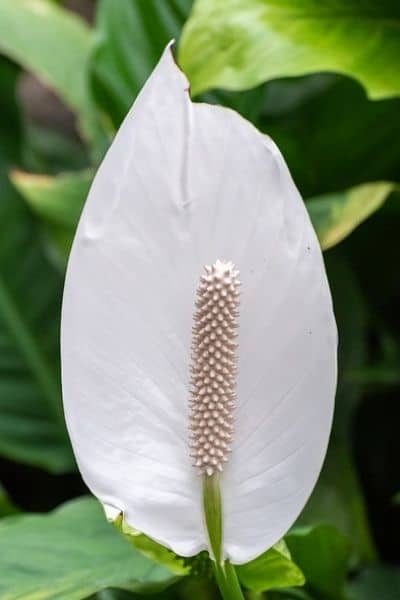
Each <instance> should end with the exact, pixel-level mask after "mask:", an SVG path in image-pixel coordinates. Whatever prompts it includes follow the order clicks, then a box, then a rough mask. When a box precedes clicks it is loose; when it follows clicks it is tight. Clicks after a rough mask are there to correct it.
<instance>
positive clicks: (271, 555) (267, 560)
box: [236, 541, 305, 592]
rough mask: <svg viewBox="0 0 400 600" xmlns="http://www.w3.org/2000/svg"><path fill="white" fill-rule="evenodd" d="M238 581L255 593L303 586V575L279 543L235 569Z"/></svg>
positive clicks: (284, 545) (282, 543)
mask: <svg viewBox="0 0 400 600" xmlns="http://www.w3.org/2000/svg"><path fill="white" fill-rule="evenodd" d="M236 570H237V574H238V576H239V579H240V581H241V582H242V583H243V585H244V586H245V587H247V588H248V589H250V590H253V591H255V592H265V591H267V590H271V589H274V588H284V587H294V586H301V585H304V582H305V579H304V575H303V573H302V572H301V570H300V569H299V567H298V566H297V565H296V564H295V563H294V562H293V561H292V560H291V557H290V553H289V551H288V549H287V546H286V544H285V543H284V542H283V541H281V542H279V543H278V544H276V545H275V546H274V547H273V548H270V550H267V552H264V554H261V556H258V557H257V558H256V559H254V560H252V561H250V562H249V563H247V564H245V565H239V566H238V567H236Z"/></svg>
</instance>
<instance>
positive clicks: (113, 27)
mask: <svg viewBox="0 0 400 600" xmlns="http://www.w3.org/2000/svg"><path fill="white" fill-rule="evenodd" d="M192 1H193V0H168V2H159V0H124V1H123V2H115V0H100V2H99V8H98V13H97V23H96V34H97V35H96V43H95V48H94V52H93V56H92V61H91V70H92V83H93V89H94V92H95V96H96V100H97V102H98V104H99V106H100V107H101V108H102V109H103V111H104V112H105V113H106V114H107V115H108V116H109V117H110V119H111V121H112V123H113V125H114V127H118V126H119V125H120V123H121V121H122V119H123V118H124V117H125V115H126V114H127V112H128V110H129V108H130V107H131V105H132V102H133V100H134V99H135V97H136V95H137V93H138V92H139V90H140V88H141V87H142V85H143V83H144V82H145V80H146V79H147V77H148V76H149V73H151V71H152V70H153V68H154V67H155V65H156V63H157V62H158V59H159V57H160V54H161V52H162V50H163V49H164V47H165V45H166V44H167V43H168V42H169V41H170V40H171V39H172V38H175V37H177V36H178V35H179V32H180V29H181V27H182V25H183V23H184V21H185V19H186V17H187V15H188V13H189V10H190V7H191V5H192Z"/></svg>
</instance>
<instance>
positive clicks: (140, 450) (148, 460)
mask: <svg viewBox="0 0 400 600" xmlns="http://www.w3.org/2000/svg"><path fill="white" fill-rule="evenodd" d="M188 88H189V85H188V81H187V79H186V77H185V76H184V74H183V73H182V72H181V71H180V70H179V69H178V67H177V66H176V64H175V62H174V59H173V56H172V52H171V48H170V46H169V47H168V48H167V49H166V50H165V52H164V54H163V56H162V58H161V60H160V62H159V64H158V65H157V67H156V69H155V70H154V72H153V74H152V75H151V77H150V79H149V80H148V81H147V83H146V85H145V86H144V88H143V90H142V92H141V93H140V95H139V97H138V98H137V100H136V102H135V104H134V106H133V108H132V110H131V111H130V113H129V114H128V116H127V118H126V119H125V121H124V123H123V125H122V126H121V128H120V130H119V132H118V134H117V136H116V138H115V140H114V143H113V144H112V146H111V148H110V150H109V152H108V154H107V156H106V158H105V159H104V161H103V164H102V165H101V167H100V169H99V171H98V173H97V176H96V178H95V181H94V183H93V186H92V189H91V191H90V194H89V197H88V199H87V202H86V205H85V208H84V211H83V214H82V217H81V221H80V224H79V227H78V230H77V233H76V237H75V241H74V244H73V248H72V252H71V256H70V260H69V265H68V272H67V278H66V284H65V292H64V302H63V313H62V377H63V396H64V407H65V415H66V419H67V424H68V430H69V433H70V436H71V440H72V444H73V447H74V451H75V454H76V458H77V461H78V465H79V468H80V470H81V472H82V475H83V477H84V479H85V481H86V483H87V485H88V486H89V488H90V489H91V490H92V492H93V493H94V494H95V495H96V496H97V497H98V498H99V499H100V500H101V501H102V502H103V504H105V505H107V506H108V511H109V514H117V512H118V511H123V513H124V516H125V520H126V522H127V523H128V524H129V525H130V526H132V527H134V528H135V529H138V530H140V531H143V532H144V533H145V534H147V535H149V536H151V537H152V538H154V539H155V540H157V541H159V542H161V543H163V544H165V545H166V546H168V547H170V548H172V549H173V550H174V551H175V552H176V553H178V554H180V555H183V556H190V555H194V554H197V553H198V552H199V551H201V550H203V549H205V548H207V546H208V544H207V532H206V530H205V525H204V519H203V514H202V492H201V478H200V477H199V476H198V474H197V470H196V469H195V468H194V467H193V466H192V464H191V463H192V460H191V459H190V456H189V443H188V437H189V431H188V419H189V407H188V401H189V389H188V388H189V386H188V382H189V366H190V342H191V328H192V316H193V312H194V301H195V294H196V287H197V284H198V280H199V276H200V274H201V273H202V268H203V265H205V264H213V263H214V262H215V261H216V260H217V259H221V260H226V261H232V262H233V263H234V264H235V265H236V267H237V268H238V269H239V270H240V277H241V281H242V293H241V306H240V329H239V339H238V341H239V350H238V352H239V361H238V367H239V375H238V385H237V396H238V398H237V411H236V425H235V436H234V443H233V449H232V454H231V456H230V459H229V462H228V463H227V466H226V468H225V469H224V472H223V474H222V481H221V488H222V499H223V518H224V543H223V547H224V554H225V556H226V557H228V558H230V559H231V561H232V562H233V563H244V562H247V561H248V560H250V559H253V558H254V557H255V556H257V555H259V554H260V553H262V552H263V551H265V550H266V549H267V548H269V547H270V546H272V545H273V544H274V543H275V542H276V541H277V540H278V539H279V538H281V536H282V535H283V534H284V533H285V532H286V530H287V529H288V528H289V527H290V525H291V524H292V523H293V521H294V520H295V518H296V517H297V515H298V514H299V512H300V511H301V509H302V507H303V506H304V504H305V502H306V500H307V498H308V497H309V495H310V493H311V491H312V488H313V486H314V485H315V482H316V480H317V477H318V474H319V471H320V469H321V465H322V462H323V458H324V455H325V451H326V447H327V443H328V437H329V431H330V427H331V421H332V412H333V403H334V394H335V386H336V345H337V340H336V337H337V336H336V326H335V320H334V315H333V311H332V302H331V297H330V293H329V287H328V283H327V279H326V275H325V270H324V265H323V260H322V256H321V251H320V248H319V245H318V242H317V239H316V236H315V233H314V231H313V229H312V226H311V224H310V220H309V218H308V214H307V211H306V209H305V206H304V204H303V201H302V199H301V198H300V196H299V193H298V191H297V189H296V187H295V185H294V184H293V181H292V179H291V176H290V174H289V172H288V169H287V167H286V165H285V162H284V160H283V158H282V156H281V154H280V152H279V150H278V149H277V147H276V146H275V144H274V143H273V142H272V141H271V140H270V139H269V138H268V137H266V136H263V135H262V134H261V133H259V132H258V131H257V130H256V129H255V128H254V127H253V126H252V125H251V124H250V123H248V122H247V121H246V120H244V119H243V118H242V117H240V116H239V115H238V114H236V113H235V112H233V111H232V110H228V109H225V108H221V107H218V106H210V105H208V104H196V103H192V102H191V100H190V98H189V94H188ZM110 507H111V508H110ZM110 511H111V512H110ZM113 511H114V513H113Z"/></svg>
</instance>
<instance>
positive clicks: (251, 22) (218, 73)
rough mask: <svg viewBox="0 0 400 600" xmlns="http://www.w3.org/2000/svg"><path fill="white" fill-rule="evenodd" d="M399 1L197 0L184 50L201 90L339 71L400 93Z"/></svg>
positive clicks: (386, 92) (378, 92)
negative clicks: (399, 65) (399, 63)
mask: <svg viewBox="0 0 400 600" xmlns="http://www.w3.org/2000/svg"><path fill="white" fill-rule="evenodd" d="M399 20H400V8H399V3H398V2H397V0H385V1H384V2H371V1H370V0H325V1H324V2H316V1H315V0H196V1H195V3H194V7H193V10H192V13H191V16H190V18H189V20H188V22H187V24H186V27H185V30H184V34H183V38H182V44H181V52H180V60H181V64H182V66H183V69H184V70H185V72H187V74H188V75H189V79H190V81H191V84H192V90H193V92H194V93H195V94H197V93H199V92H202V91H204V90H207V89H209V88H215V87H222V88H226V89H236V90H241V89H247V88H250V87H253V86H255V85H257V84H259V83H261V82H263V81H266V80H269V79H274V78H278V77H287V76H295V75H304V74H307V73H313V72H316V71H336V72H339V73H344V74H346V75H350V76H351V77H354V78H356V79H358V80H359V81H360V82H361V83H362V84H363V85H364V86H365V87H366V89H367V91H368V93H369V95H370V96H371V97H373V98H383V97H388V96H395V95H398V94H399V93H400V70H399V68H398V57H399V54H400V36H399Z"/></svg>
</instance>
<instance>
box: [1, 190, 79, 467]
mask: <svg viewBox="0 0 400 600" xmlns="http://www.w3.org/2000/svg"><path fill="white" fill-rule="evenodd" d="M0 223H1V224H2V227H1V229H2V231H1V235H0V454H3V455H4V456H7V457H10V458H12V459H14V460H17V461H22V462H26V463H29V464H33V465H38V466H41V467H44V468H46V469H49V470H50V471H54V472H63V471H68V470H71V469H73V468H74V460H73V457H72V453H71V450H70V445H69V442H68V439H67V434H66V430H65V425H64V418H63V413H62V407H61V390H60V381H59V364H58V356H59V344H58V329H59V327H58V322H59V313H60V302H61V293H62V284H63V282H62V278H61V276H60V274H59V273H58V272H57V271H56V270H55V269H54V268H53V267H52V265H51V264H50V262H49V261H48V259H47V258H46V256H45V254H44V252H43V244H42V239H41V233H40V230H39V228H38V226H37V223H35V220H34V219H33V218H32V216H31V215H30V213H29V211H28V209H27V208H26V206H24V204H23V201H22V199H21V198H20V197H19V196H18V195H17V194H16V192H15V191H14V190H13V189H12V188H11V186H10V184H9V183H8V182H7V180H6V179H4V180H3V182H2V188H1V196H0Z"/></svg>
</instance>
